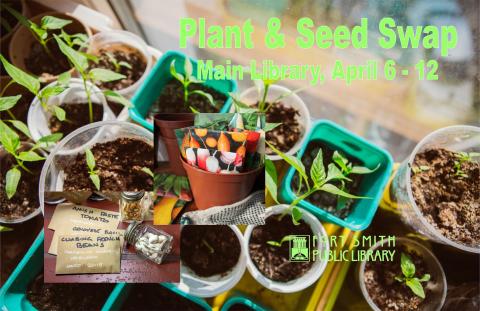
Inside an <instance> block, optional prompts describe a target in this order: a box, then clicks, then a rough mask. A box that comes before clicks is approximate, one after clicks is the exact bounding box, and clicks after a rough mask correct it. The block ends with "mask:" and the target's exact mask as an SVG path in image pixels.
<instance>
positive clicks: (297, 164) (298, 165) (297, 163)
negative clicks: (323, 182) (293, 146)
mask: <svg viewBox="0 0 480 311" xmlns="http://www.w3.org/2000/svg"><path fill="white" fill-rule="evenodd" d="M265 143H266V144H267V145H268V147H270V149H272V150H273V152H275V153H276V154H278V155H279V156H280V157H281V158H282V159H283V160H284V161H285V162H287V163H288V164H290V165H291V166H292V167H293V168H294V169H295V170H296V171H297V172H298V173H299V174H300V176H301V177H302V178H303V179H304V181H305V182H308V176H307V173H306V172H305V166H304V165H303V163H302V161H301V160H300V159H298V158H296V157H294V156H291V155H288V154H285V153H283V152H281V151H280V150H278V149H277V148H275V147H274V146H273V145H272V144H270V143H269V142H268V141H266V142H265Z"/></svg>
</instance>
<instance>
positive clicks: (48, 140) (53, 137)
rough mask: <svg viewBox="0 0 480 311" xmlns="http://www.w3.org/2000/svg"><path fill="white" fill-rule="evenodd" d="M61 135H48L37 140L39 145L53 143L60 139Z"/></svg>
mask: <svg viewBox="0 0 480 311" xmlns="http://www.w3.org/2000/svg"><path fill="white" fill-rule="evenodd" d="M62 137H63V134H62V133H55V134H50V135H47V136H43V137H42V138H40V139H39V140H38V142H39V143H55V142H57V141H59V140H60V139H62Z"/></svg>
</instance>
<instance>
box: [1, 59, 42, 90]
mask: <svg viewBox="0 0 480 311" xmlns="http://www.w3.org/2000/svg"><path fill="white" fill-rule="evenodd" d="M0 61H1V62H2V64H3V67H4V68H5V70H6V71H7V73H8V75H9V76H10V78H12V80H13V81H15V82H16V83H17V84H20V85H22V86H23V87H25V88H26V89H27V90H29V91H30V92H31V93H32V94H34V95H37V93H38V91H39V90H40V82H39V81H38V79H37V78H35V77H33V76H31V75H30V74H28V73H26V72H24V71H23V70H21V69H18V68H17V67H15V66H13V65H12V64H10V63H9V62H8V61H7V60H6V59H5V57H3V55H1V54H0Z"/></svg>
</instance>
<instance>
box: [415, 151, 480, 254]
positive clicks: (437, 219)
mask: <svg viewBox="0 0 480 311" xmlns="http://www.w3.org/2000/svg"><path fill="white" fill-rule="evenodd" d="M455 161H458V158H457V156H456V154H455V152H453V151H450V150H446V149H428V150H425V151H424V152H422V153H419V154H417V156H416V157H415V160H414V164H413V165H414V167H421V166H425V167H427V168H428V169H424V170H416V172H413V171H414V170H412V176H411V182H412V193H413V197H414V198H415V203H416V204H417V206H418V207H419V208H420V210H421V211H422V213H423V215H424V216H425V218H426V220H427V221H428V222H429V223H430V224H432V225H433V226H434V227H435V228H437V229H438V231H439V232H440V233H441V234H442V235H443V236H445V237H446V238H448V239H450V240H453V241H456V242H458V243H461V244H465V245H473V246H475V245H479V244H480V163H479V162H475V161H467V162H464V163H463V164H462V165H461V170H462V171H463V172H464V173H465V174H466V175H465V176H464V177H460V176H456V175H455V173H456V169H455Z"/></svg>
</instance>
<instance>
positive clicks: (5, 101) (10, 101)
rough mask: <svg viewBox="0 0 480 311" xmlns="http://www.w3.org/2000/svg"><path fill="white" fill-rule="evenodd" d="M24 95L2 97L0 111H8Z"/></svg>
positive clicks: (0, 98)
mask: <svg viewBox="0 0 480 311" xmlns="http://www.w3.org/2000/svg"><path fill="white" fill-rule="evenodd" d="M20 98H22V95H17V96H5V97H0V111H6V110H9V109H12V108H13V107H15V105H16V104H17V102H18V101H19V100H20Z"/></svg>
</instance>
